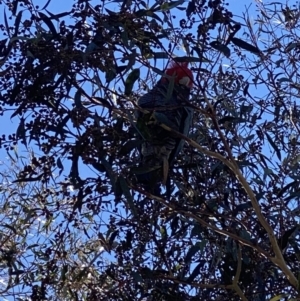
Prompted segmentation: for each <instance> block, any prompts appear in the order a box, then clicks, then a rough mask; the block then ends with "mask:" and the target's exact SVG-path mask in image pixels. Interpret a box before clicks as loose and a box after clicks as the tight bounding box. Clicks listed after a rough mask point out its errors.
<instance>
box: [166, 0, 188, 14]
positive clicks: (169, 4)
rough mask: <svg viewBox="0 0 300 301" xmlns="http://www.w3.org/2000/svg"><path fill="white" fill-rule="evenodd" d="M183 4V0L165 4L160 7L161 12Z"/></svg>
mask: <svg viewBox="0 0 300 301" xmlns="http://www.w3.org/2000/svg"><path fill="white" fill-rule="evenodd" d="M183 3H184V0H179V1H171V2H165V3H163V4H162V5H161V6H160V9H161V11H166V10H170V9H172V8H174V7H176V6H178V5H181V4H183Z"/></svg>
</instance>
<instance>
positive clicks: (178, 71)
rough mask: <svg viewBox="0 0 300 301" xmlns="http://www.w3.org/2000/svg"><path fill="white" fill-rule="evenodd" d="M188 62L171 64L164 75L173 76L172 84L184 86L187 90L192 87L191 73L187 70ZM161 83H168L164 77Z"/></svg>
mask: <svg viewBox="0 0 300 301" xmlns="http://www.w3.org/2000/svg"><path fill="white" fill-rule="evenodd" d="M188 64H189V63H188V62H174V61H173V62H171V64H170V65H169V66H168V67H167V69H166V71H165V73H166V74H167V75H169V76H175V80H174V83H175V84H178V85H182V86H185V87H187V88H189V89H191V88H192V87H193V73H192V71H191V70H190V69H189V68H188ZM161 82H162V83H165V82H168V79H167V78H166V77H163V78H162V79H161Z"/></svg>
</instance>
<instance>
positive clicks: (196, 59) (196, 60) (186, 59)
mask: <svg viewBox="0 0 300 301" xmlns="http://www.w3.org/2000/svg"><path fill="white" fill-rule="evenodd" d="M174 61H175V62H178V63H180V62H188V63H201V62H202V63H209V62H211V61H210V60H208V59H206V58H204V57H192V56H181V57H175V58H174Z"/></svg>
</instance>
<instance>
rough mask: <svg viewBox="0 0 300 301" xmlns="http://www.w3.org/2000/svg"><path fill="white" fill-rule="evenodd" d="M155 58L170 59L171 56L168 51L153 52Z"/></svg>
mask: <svg viewBox="0 0 300 301" xmlns="http://www.w3.org/2000/svg"><path fill="white" fill-rule="evenodd" d="M152 54H153V56H154V58H155V59H168V58H169V57H170V56H169V54H168V53H167V52H153V53H152Z"/></svg>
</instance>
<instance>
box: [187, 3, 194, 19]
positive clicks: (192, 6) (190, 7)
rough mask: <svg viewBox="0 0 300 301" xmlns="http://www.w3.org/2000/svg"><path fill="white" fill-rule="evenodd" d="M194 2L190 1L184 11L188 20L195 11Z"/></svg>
mask: <svg viewBox="0 0 300 301" xmlns="http://www.w3.org/2000/svg"><path fill="white" fill-rule="evenodd" d="M195 2H196V1H195V0H191V1H190V2H189V4H188V6H187V9H186V16H187V18H189V17H190V16H191V14H192V13H193V12H195V11H196V4H195Z"/></svg>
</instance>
